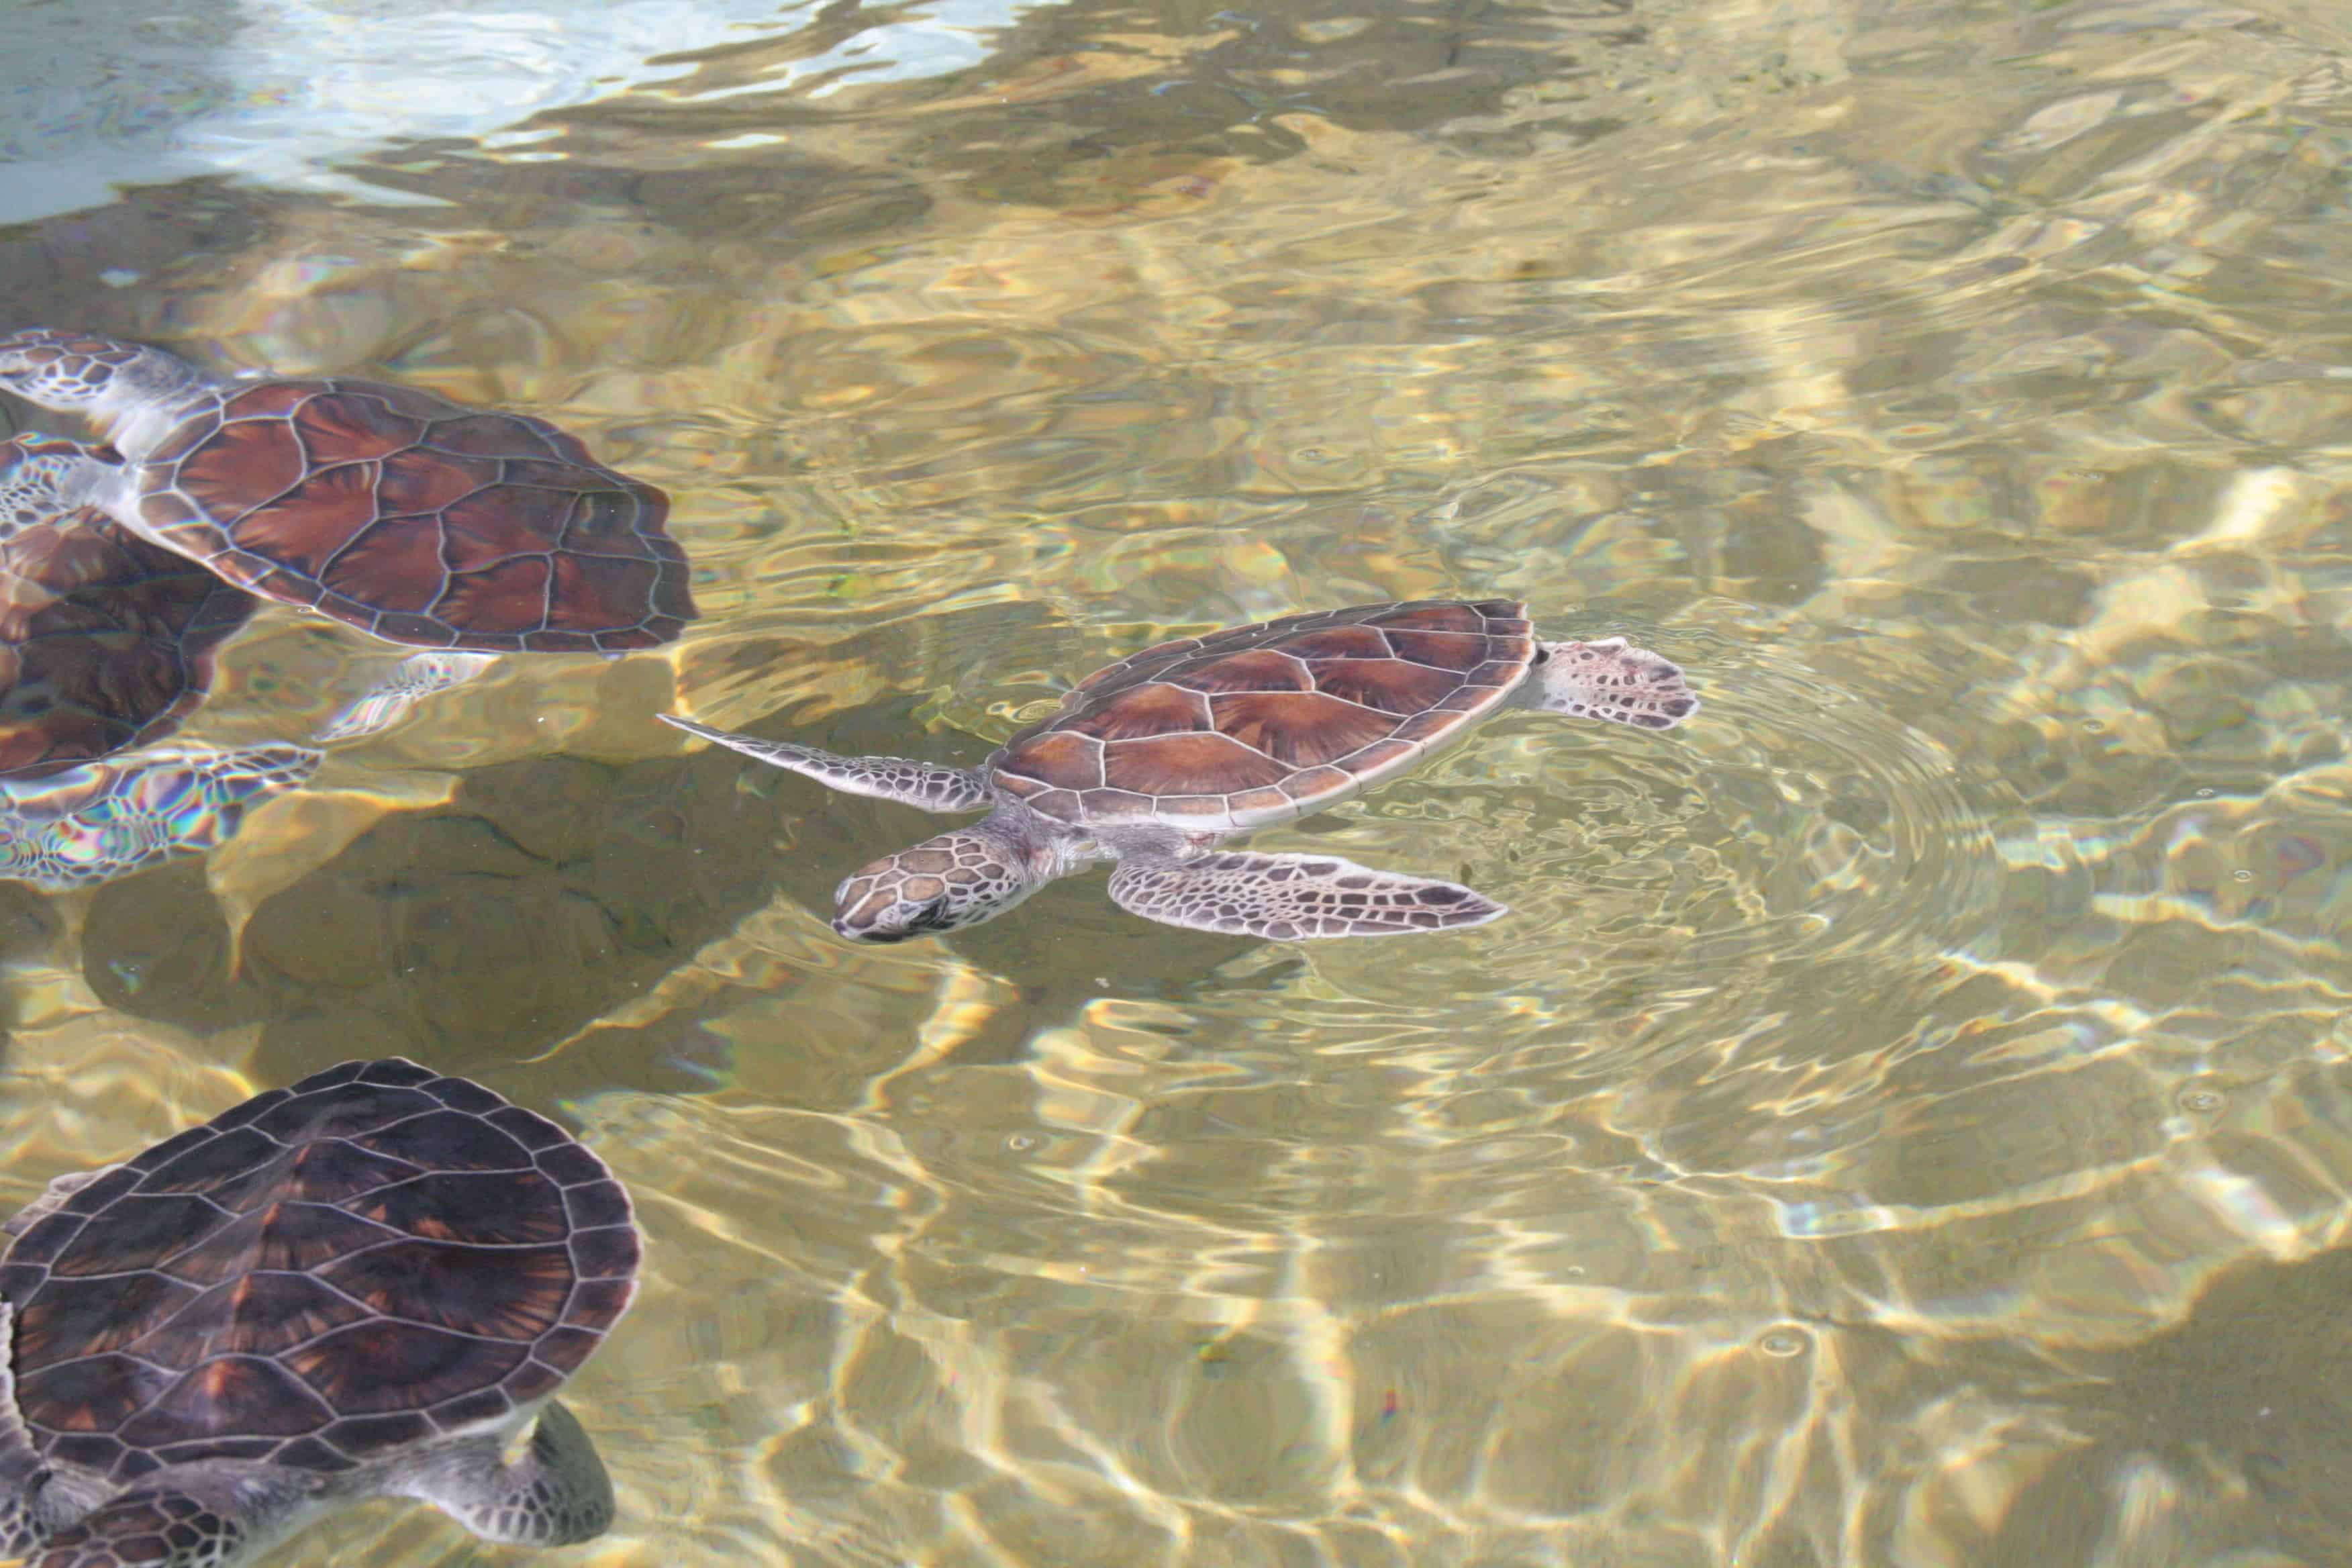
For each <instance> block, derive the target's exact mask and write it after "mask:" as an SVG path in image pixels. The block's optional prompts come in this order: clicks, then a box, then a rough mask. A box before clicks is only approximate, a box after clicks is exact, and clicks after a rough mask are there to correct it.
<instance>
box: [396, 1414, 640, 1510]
mask: <svg viewBox="0 0 2352 1568" xmlns="http://www.w3.org/2000/svg"><path fill="white" fill-rule="evenodd" d="M415 1490H416V1495H417V1496H419V1497H421V1498H423V1499H424V1500H425V1501H427V1502H429V1503H431V1504H433V1505H434V1506H435V1507H436V1508H438V1509H439V1510H441V1511H442V1512H444V1513H446V1514H447V1515H448V1516H449V1517H450V1518H452V1519H454V1520H456V1521H457V1522H458V1523H460V1524H462V1525H464V1526H465V1527H466V1528H467V1529H468V1530H470V1531H473V1532H474V1533H475V1534H476V1535H478V1536H480V1537H481V1538H482V1539H483V1540H485V1541H497V1542H505V1543H506V1544H508V1545H511V1546H569V1545H571V1544H572V1542H575V1541H586V1540H588V1539H590V1538H591V1537H593V1536H597V1535H602V1534H603V1533H604V1531H605V1530H606V1529H607V1528H608V1527H610V1525H611V1524H612V1522H613V1482H612V1479H611V1478H610V1477H608V1476H607V1475H605V1473H604V1461H603V1460H602V1459H600V1458H597V1457H596V1447H595V1445H594V1444H593V1443H592V1442H590V1441H589V1438H588V1434H587V1433H586V1432H585V1431H583V1430H582V1429H581V1426H580V1423H579V1421H578V1420H577V1419H575V1418H574V1417H573V1415H572V1412H570V1411H569V1410H566V1409H565V1408H563V1406H562V1405H561V1404H559V1403H557V1402H556V1401H554V1400H549V1401H548V1402H547V1403H546V1404H545V1405H541V1407H540V1411H539V1427H538V1430H536V1431H534V1432H533V1433H532V1434H531V1437H530V1447H527V1448H525V1449H524V1450H523V1453H522V1457H521V1458H518V1459H516V1460H515V1461H514V1462H513V1463H512V1464H510V1465H506V1466H491V1465H480V1466H452V1467H449V1468H446V1469H445V1470H439V1471H436V1473H435V1474H433V1475H432V1476H431V1477H430V1478H429V1479H426V1480H425V1481H423V1482H422V1483H421V1484H419V1485H418V1486H417V1487H416V1489H415Z"/></svg>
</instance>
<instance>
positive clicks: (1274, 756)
mask: <svg viewBox="0 0 2352 1568" xmlns="http://www.w3.org/2000/svg"><path fill="white" fill-rule="evenodd" d="M1535 646H1536V645H1535V638H1534V635H1533V631H1532V628H1531V627H1530V626H1529V624H1528V619H1527V606H1526V605H1523V604H1521V603H1519V602H1518V601H1517V600H1512V599H1490V600H1483V601H1477V602H1469V601H1462V600H1445V599H1431V600H1415V601H1412V602H1408V603H1404V604H1395V605H1359V606H1357V607H1355V608H1352V609H1347V610H1327V611H1322V612H1318V613H1315V614H1310V615H1301V616H1284V617H1283V618H1282V619H1280V620H1275V621H1267V622H1265V623H1263V624H1261V625H1258V626H1236V627H1234V628H1232V629H1231V630H1228V631H1223V632H1217V633H1213V634H1212V635H1210V636H1208V637H1183V638H1180V639H1178V640H1176V641H1174V642H1167V643H1161V644H1160V645H1159V646H1158V647H1150V648H1146V649H1144V650H1143V651H1142V652H1141V653H1139V654H1135V655H1133V656H1131V657H1130V658H1125V659H1122V660H1120V661H1119V662H1118V663H1117V664H1114V665H1112V666H1110V667H1109V668H1106V669H1102V670H1099V671H1097V672H1096V673H1095V674H1094V675H1091V676H1089V677H1087V679H1085V680H1084V681H1081V682H1080V683H1079V684H1078V686H1077V687H1076V689H1074V690H1073V691H1071V693H1070V694H1069V696H1068V697H1066V698H1065V699H1064V700H1063V702H1062V707H1061V709H1060V710H1059V711H1057V712H1055V714H1054V715H1053V716H1052V717H1050V718H1048V719H1046V720H1045V721H1042V722H1040V723H1037V724H1034V725H1032V726H1030V727H1029V728H1028V729H1026V730H1024V731H1022V732H1021V733H1019V734H1017V735H1015V736H1013V738H1012V740H1010V741H1008V742H1005V744H1004V746H1003V749H1002V750H1001V751H999V752H997V753H996V754H995V755H994V756H993V757H992V758H991V759H990V760H989V766H990V767H991V768H992V770H993V771H994V773H995V778H996V782H997V783H998V784H1000V785H1002V786H1003V788H1004V789H1005V790H1007V791H1008V792H1010V793H1011V794H1013V795H1015V796H1016V797H1018V798H1019V799H1021V800H1023V801H1024V802H1025V803H1026V804H1027V805H1029V806H1031V807H1032V808H1033V809H1034V810H1037V811H1040V812H1043V813H1045V815H1046V816H1052V817H1055V818H1058V819H1060V820H1062V821H1065V822H1069V823H1074V824H1078V825H1081V826H1110V825H1114V824H1117V823H1120V822H1143V821H1156V822H1160V823H1165V824H1168V825H1170V826H1177V827H1181V828H1187V829H1192V830H1197V831H1201V832H1214V833H1222V832H1226V831H1230V830H1236V829H1245V828H1252V827H1261V826H1265V825H1267V824H1269V823H1275V822H1283V821H1286V820H1288V819H1290V818H1292V817H1297V816H1305V815H1307V813H1308V812H1311V811H1318V810H1320V809H1322V808H1323V807H1324V806H1326V805H1330V804H1331V803H1332V801H1334V800H1335V799H1337V798H1339V797H1340V796H1342V795H1347V794H1349V793H1350V792H1352V791H1354V790H1357V789H1360V788H1362V787H1363V786H1364V785H1366V784H1370V783H1372V782H1373V781H1374V780H1376V779H1379V778H1382V777H1385V776H1386V775H1388V774H1390V773H1394V772H1396V771H1398V770H1399V769H1401V768H1403V767H1406V766H1409V765H1411V764H1412V763H1413V762H1414V761H1416V760H1417V759H1419V758H1420V757H1421V756H1422V755H1423V753H1424V752H1426V751H1427V750H1428V749H1429V748H1430V747H1431V746H1432V745H1433V744H1436V743H1438V742H1442V741H1443V740H1444V739H1445V738H1446V737H1448V736H1450V735H1452V734H1454V732H1455V731H1459V730H1460V729H1461V728H1462V726H1463V725H1465V724H1466V723H1469V722H1470V721H1473V720H1475V719H1477V718H1479V717H1480V716H1482V715H1484V714H1485V713H1486V712H1488V711H1489V710H1492V709H1493V708H1494V707H1495V706H1496V704H1497V703H1499V702H1501V701H1502V700H1503V699H1504V698H1505V697H1506V696H1507V695H1508V694H1509V693H1510V690H1511V689H1512V688H1513V687H1515V686H1517V684H1518V683H1519V681H1520V680H1521V679H1523V678H1525V676H1526V674H1527V671H1528V663H1529V661H1530V660H1532V659H1533V658H1534V657H1535Z"/></svg>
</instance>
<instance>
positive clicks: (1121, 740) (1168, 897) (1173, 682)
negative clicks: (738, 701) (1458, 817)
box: [663, 599, 1698, 942]
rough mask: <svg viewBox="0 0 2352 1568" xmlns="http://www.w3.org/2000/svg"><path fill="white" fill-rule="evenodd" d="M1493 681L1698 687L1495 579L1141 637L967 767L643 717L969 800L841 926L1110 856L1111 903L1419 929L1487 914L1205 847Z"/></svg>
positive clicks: (1408, 735) (1299, 806) (1337, 867)
mask: <svg viewBox="0 0 2352 1568" xmlns="http://www.w3.org/2000/svg"><path fill="white" fill-rule="evenodd" d="M1507 701H1513V702H1516V703H1517V704H1518V705H1519V706H1522V707H1528V708H1537V709H1540V710H1544V711H1546V712H1550V713H1567V714H1570V715H1573V716H1575V717H1578V718H1587V719H1609V720H1614V721H1617V722H1619V723H1622V724H1633V725H1639V726H1640V727H1642V728H1643V729H1647V730H1664V729H1669V728H1671V727H1673V726H1674V725H1675V724H1678V723H1680V722H1681V721H1683V720H1685V719H1686V718H1688V717H1689V716H1690V715H1691V714H1692V713H1693V712H1695V711H1696V710H1697V708H1698V699H1697V698H1696V697H1694V696H1692V695H1691V693H1690V689H1689V688H1688V687H1687V686H1685V684H1684V683H1683V672H1682V670H1681V669H1680V668H1677V667H1676V666H1675V665H1674V664H1672V663H1670V662H1668V661H1667V660H1666V659H1664V658H1660V657H1659V656H1658V655H1656V654H1654V653H1651V652H1649V651H1647V650H1646V649H1643V648H1638V647H1628V646H1627V645H1626V642H1625V639H1624V638H1622V637H1611V638H1609V639H1608V640H1607V641H1605V642H1557V643H1546V642H1538V641H1537V640H1536V639H1535V637H1534V635H1533V632H1532V630H1531V629H1530V627H1529V626H1528V620H1527V606H1526V605H1522V604H1520V603H1518V602H1517V601H1516V600H1510V599H1489V600H1484V601H1479V602H1475V603H1473V602H1464V601H1459V600H1450V599H1426V600H1416V601H1413V602H1412V603H1408V604H1382V605H1356V606H1355V607H1353V608H1351V609H1345V610H1325V611H1320V612H1318V613H1316V614H1313V615H1303V616H1284V617H1283V618H1282V619H1280V620H1276V621H1266V622H1265V623H1263V624H1261V625H1257V626H1235V627H1233V628H1231V629H1229V630H1226V631H1221V632H1215V633H1212V634H1210V635H1208V636H1206V637H1183V638H1180V639H1179V640H1177V641H1175V642H1170V643H1162V644H1160V646H1159V647H1151V648H1146V649H1145V650H1144V651H1143V652H1141V653H1139V654H1136V655H1134V656H1133V657H1131V658H1126V659H1122V660H1120V661H1119V662H1118V663H1117V664H1114V665H1112V666H1111V667H1110V668H1108V669H1104V670H1101V671H1098V672H1097V673H1096V674H1094V675H1091V676H1088V677H1087V679H1085V680H1083V681H1081V682H1079V684H1078V686H1077V688H1076V689H1075V690H1073V691H1072V692H1070V694H1069V695H1068V696H1067V697H1066V698H1064V699H1063V701H1062V706H1061V710H1059V711H1058V712H1056V713H1055V714H1053V715H1052V716H1051V717H1049V718H1047V719H1045V720H1044V721H1040V722H1038V723H1035V724H1032V725H1030V726H1029V727H1028V728H1027V729H1025V730H1023V731H1021V732H1020V733H1018V734H1016V735H1014V736H1013V738H1012V739H1011V740H1009V741H1007V742H1005V743H1004V744H1003V746H1001V747H999V748H998V749H997V751H996V752H994V753H993V754H992V755H991V756H990V757H989V758H988V760H987V761H986V762H984V763H982V764H981V765H980V766H979V767H978V768H953V767H942V766H939V765H937V764H934V763H920V762H912V761H909V760H908V759H906V758H903V757H840V756H835V755H834V754H833V753H832V752H820V751H817V750H815V749H814V748H813V747H809V746H800V745H794V744H793V743H791V742H783V741H758V740H753V739H751V738H750V737H748V736H743V735H734V734H730V733H728V732H727V731H722V730H714V729H711V728H709V726H707V725H703V724H697V723H695V722H693V721H690V720H686V719H680V718H677V717H675V716H673V715H670V714H664V715H663V718H664V719H666V720H667V721H668V722H670V723H672V724H675V725H677V727H678V728H679V729H681V730H686V731H691V732H692V733H694V734H697V735H701V736H703V737H705V738H707V739H709V740H713V741H717V742H719V743H720V744H722V745H727V746H732V747H733V748H734V749H735V750H737V751H739V752H744V753H745V754H746V755H749V756H754V757H757V758H759V759H760V760H761V761H762V762H767V763H775V764H776V765H777V766H778V767H783V768H790V769H792V770H793V772H795V773H805V774H806V775H808V776H809V777H810V778H813V779H815V780H816V781H817V782H818V783H820V784H827V785H829V786H831V787H832V788H834V789H837V790H843V791H845V792H847V793H849V794H851V795H879V796H880V797H882V798H883V799H885V800H896V801H903V802H905V803H906V804H907V805H919V806H921V807H923V808H924V809H926V810H929V811H939V812H963V811H980V810H983V809H985V810H987V811H988V812H989V815H988V816H987V817H986V818H985V819H983V820H982V821H980V822H976V823H974V824H972V825H971V826H969V827H961V828H958V829H956V830H955V831H954V832H952V833H942V834H940V836H939V837H936V838H931V839H928V840H926V841H925V842H923V843H921V844H919V845H917V846H915V847H913V848H911V849H905V850H901V851H899V852H898V854H896V855H891V856H887V857H885V858H882V859H879V860H877V861H875V862H874V863H873V864H871V865H869V866H866V867H865V868H862V869H860V870H858V871H856V872H854V873H853V874H852V875H851V876H850V877H849V879H847V880H846V881H845V882H843V883H842V884H841V886H840V888H839V889H836V890H835V894H834V900H835V912H834V917H833V929H834V930H835V931H839V932H840V933H841V934H842V935H844V936H846V937H852V938H856V939H858V940H861V941H865V942H898V941H900V940H902V939H904V938H907V937H909V936H915V935H919V934H921V933H924V932H929V931H952V930H954V929H955V928H956V927H958V926H967V925H972V924H976V923H977V922H979V921H984V920H988V919H991V918H992V917H993V916H996V915H999V914H1002V913H1003V912H1004V911H1005V910H1009V909H1011V908H1012V907H1013V905H1014V904H1017V903H1019V902H1020V901H1021V900H1023V899H1025V898H1027V897H1028V896H1029V895H1030V894H1031V893H1033V892H1034V891H1036V890H1037V889H1039V888H1041V887H1043V886H1045V884H1046V883H1047V882H1049V881H1052V880H1053V879H1055V878H1056V877H1060V876H1063V875H1065V874H1066V873H1068V872H1070V871H1074V870H1076V869H1077V868H1079V867H1082V866H1085V865H1087V864H1089V863H1091V862H1093V861H1096V860H1116V861H1118V869H1117V870H1115V871H1113V872H1112V873H1111V879H1110V896H1111V898H1112V899H1113V900H1115V901H1116V902H1117V903H1118V905H1119V906H1120V907H1121V908H1123V909H1126V910H1129V911H1131V912H1133V913H1135V914H1139V915H1142V916H1144V917H1145V918H1147V919H1150V920H1155V921H1165V922H1167V923H1168V924H1170V925H1177V926H1191V927H1193V928H1195V929H1197V930H1201V931H1228V932H1233V933H1236V934H1240V935H1247V936H1265V937H1281V938H1299V937H1324V936H1382V935H1387V934H1389V933H1391V932H1399V931H1441V930H1444V929H1445V928H1447V927H1450V926H1467V925H1477V924H1479V923H1481V922H1482V921H1490V920H1493V919H1494V918H1495V917H1496V916H1497V915H1499V914H1502V913H1503V912H1504V910H1503V906H1502V905H1500V904H1497V903H1495V902H1492V901H1491V900H1487V899H1485V898H1482V897H1480V896H1479V895H1478V894H1477V893H1475V892H1473V891H1471V889H1468V888H1465V887H1463V886H1461V885H1460V884H1458V883H1454V882H1438V881H1432V880H1429V879H1425V878H1421V877H1405V876H1399V875H1397V874H1396V873H1394V872H1390V871H1375V870H1371V869H1370V868H1366V867H1362V866H1359V865H1356V864H1354V863H1353V862H1352V861H1348V860H1342V859H1340V858H1339V857H1337V856H1334V855H1255V854H1249V853H1246V852H1244V851H1239V850H1219V849H1217V848H1215V847H1214V846H1215V845H1216V843H1217V841H1218V840H1220V839H1222V838H1223V837H1226V836H1228V835H1230V834H1234V833H1245V832H1248V831H1250V830H1251V829H1253V828H1258V827H1264V826H1268V825H1269V824H1272V823H1277V822H1287V821H1290V820H1291V819H1292V818H1294V817H1300V816H1307V815H1308V814H1309V813H1311V812H1317V811H1320V810H1322V809H1323V808H1324V807H1325V806H1328V805H1331V804H1332V803H1334V802H1335V801H1339V800H1341V799H1344V798H1346V797H1347V796H1349V795H1353V794H1355V793H1356V792H1357V791H1358V790H1360V789H1362V788H1363V787H1364V786H1365V785H1367V784H1371V783H1373V782H1374V781H1376V780H1379V779H1383V778H1386V777H1387V776H1389V775H1390V774H1391V773H1396V772H1397V771H1399V770H1400V769H1402V768H1404V767H1407V766H1409V765H1410V764H1412V763H1415V762H1417V761H1419V760H1420V759H1421V758H1422V757H1423V755H1424V754H1426V753H1427V752H1429V751H1431V750H1432V749H1433V748H1434V747H1437V746H1440V745H1443V744H1445V743H1446V742H1451V741H1454V740H1458V739H1460V738H1461V736H1462V734H1463V733H1464V732H1465V731H1466V730H1467V729H1468V727H1469V726H1470V725H1471V724H1472V723H1473V722H1474V721H1477V720H1479V719H1483V718H1485V717H1486V716H1487V715H1488V714H1490V713H1493V712H1495V711H1496V710H1498V709H1500V708H1501V707H1503V706H1504V705H1505V703H1506V702H1507Z"/></svg>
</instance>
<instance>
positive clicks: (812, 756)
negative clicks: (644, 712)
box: [661, 713, 989, 814]
mask: <svg viewBox="0 0 2352 1568" xmlns="http://www.w3.org/2000/svg"><path fill="white" fill-rule="evenodd" d="M661 721H662V722H663V723H665V724H671V725H675V726H676V727H677V728H678V729H680V730H683V731H686V732H687V733H688V734H689V735H699V736H701V737H702V738H703V739H704V740H706V741H716V742H719V744H720V745H722V746H726V747H729V748H730V749H732V750H734V751H738V752H742V753H743V754H744V755H745V756H747V757H757V758H759V759H760V761H761V762H763V763H773V764H774V765H775V766H777V767H780V768H790V769H791V770H792V771H793V772H794V773H799V774H801V775H802V776H803V777H804V778H813V779H814V780H816V782H817V783H819V784H823V785H824V786H825V787H826V788H827V789H837V790H839V791H840V792H841V793H842V794H844V795H873V796H874V797H875V798H877V799H878V800H895V801H897V802H898V803H899V804H900V805H912V806H919V807H920V808H921V809H923V810H925V811H937V812H942V813H950V814H951V813H954V812H959V811H979V810H981V809H982V808H983V807H985V806H986V805H988V804H989V794H988V785H987V784H984V783H982V781H981V777H980V775H979V774H978V773H973V772H971V770H970V769H969V768H949V767H941V766H940V765H939V764H938V763H919V762H916V761H915V760H914V759H912V758H911V757H843V756H836V755H835V754H834V753H833V752H820V751H818V750H817V749H816V748H815V747H814V746H796V745H794V744H793V742H790V741H755V740H753V739H752V738H751V736H749V735H738V734H735V733H733V732H732V731H727V730H714V729H712V728H711V727H710V726H709V725H708V724H698V723H696V722H695V721H693V720H691V719H681V718H679V717H678V716H677V714H675V713H665V714H663V715H662V716H661Z"/></svg>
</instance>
